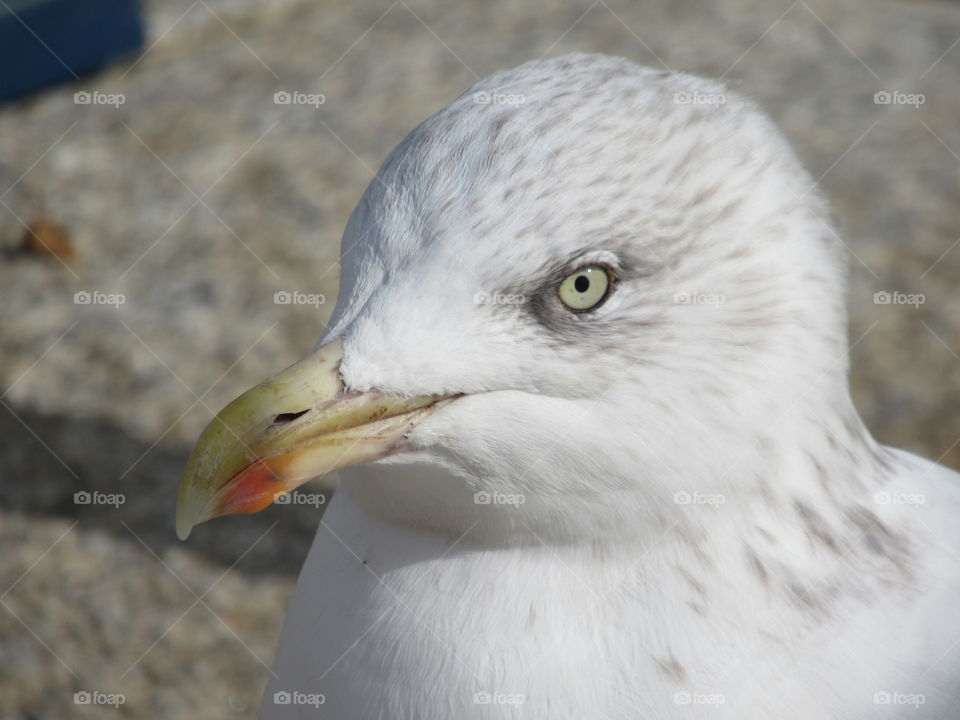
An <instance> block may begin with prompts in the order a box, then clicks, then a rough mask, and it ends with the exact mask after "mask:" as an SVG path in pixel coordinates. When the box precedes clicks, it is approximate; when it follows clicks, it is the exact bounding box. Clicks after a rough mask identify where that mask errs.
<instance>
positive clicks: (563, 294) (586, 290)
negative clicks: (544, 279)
mask: <svg viewBox="0 0 960 720" xmlns="http://www.w3.org/2000/svg"><path fill="white" fill-rule="evenodd" d="M614 279H615V278H614V276H613V273H612V272H611V271H610V270H609V269H608V268H606V267H604V266H603V265H586V266H584V267H582V268H580V269H579V270H577V271H575V272H573V273H570V274H569V275H567V276H566V277H565V278H564V279H563V282H561V283H560V286H559V287H558V288H557V294H558V295H559V296H560V302H562V303H563V304H564V305H566V306H567V307H568V308H570V309H571V310H573V311H574V312H588V311H590V310H596V309H597V308H598V307H600V306H601V305H602V304H603V302H604V300H606V299H607V297H608V296H609V295H610V290H611V288H612V287H613V281H614Z"/></svg>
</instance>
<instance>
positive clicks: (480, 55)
mask: <svg viewBox="0 0 960 720" xmlns="http://www.w3.org/2000/svg"><path fill="white" fill-rule="evenodd" d="M146 13H147V17H148V24H149V34H150V39H149V41H148V49H147V50H146V52H145V53H144V54H143V55H142V56H140V57H132V58H127V59H126V60H124V61H121V62H118V63H116V64H114V65H112V66H110V67H109V68H107V69H105V70H104V71H102V72H101V73H99V74H98V75H95V76H93V77H85V78H82V79H79V80H77V81H76V82H74V83H72V84H68V85H65V86H61V87H57V88H54V89H52V90H48V91H46V92H43V93H41V94H38V95H35V96H32V97H30V98H27V99H25V100H23V101H20V102H17V103H15V104H9V105H7V106H4V107H2V108H0V201H2V204H0V253H2V254H0V392H2V407H0V470H2V482H0V502H2V505H0V508H2V510H0V602H2V606H3V607H0V717H3V718H8V717H9V718H43V719H44V720H47V719H50V718H61V717H91V718H93V717H97V718H102V717H111V716H112V715H113V714H116V715H118V716H121V717H123V716H130V717H156V718H164V719H166V718H171V719H172V718H190V719H191V720H196V719H201V718H233V717H253V716H254V715H255V709H256V705H257V698H258V695H259V692H260V690H261V688H262V687H263V684H264V682H265V678H266V677H267V669H266V667H265V664H269V661H270V658H271V655H272V652H273V645H274V642H275V639H276V636H277V633H278V630H279V625H280V622H281V620H282V618H283V615H284V612H285V605H286V602H287V600H288V598H289V595H290V593H291V591H292V587H293V582H294V580H295V577H296V571H297V569H298V568H299V565H300V563H301V561H302V559H303V557H304V555H305V552H306V549H307V546H308V543H309V541H310V539H311V537H312V535H313V532H314V528H315V527H316V523H317V520H318V517H319V512H317V511H316V510H315V509H313V508H309V507H274V508H271V509H270V510H268V511H266V512H264V513H261V514H259V515H256V516H247V517H241V518H230V519H225V520H222V521H218V522H216V523H212V524H209V525H207V526H203V527H201V528H198V529H197V531H196V532H195V534H194V536H192V537H191V539H190V541H189V542H188V543H186V544H181V543H178V542H177V541H176V539H175V536H174V533H173V500H174V497H175V488H176V484H177V482H178V479H179V474H180V471H181V469H182V466H183V462H184V460H185V457H186V454H187V452H188V451H189V446H190V444H191V442H192V441H193V439H194V438H195V437H196V435H197V433H198V432H199V430H200V429H201V428H202V426H203V425H204V424H205V423H206V422H207V421H208V420H209V419H210V417H211V416H212V413H213V412H215V411H216V410H218V409H219V408H220V407H222V405H223V404H224V403H226V402H227V401H228V400H229V399H231V398H232V397H233V396H234V395H236V394H237V393H238V392H239V391H241V390H243V389H245V388H246V387H248V386H250V385H251V384H253V383H255V382H257V381H259V380H260V379H262V378H263V377H265V376H266V375H268V374H270V373H272V372H274V371H276V370H278V369H280V368H282V367H285V366H286V365H288V364H289V363H291V362H292V361H294V360H295V359H296V358H297V357H298V356H299V355H300V354H302V353H304V352H305V351H307V350H308V349H309V348H310V347H311V346H312V344H313V343H314V342H315V340H316V339H317V337H318V335H319V333H320V331H321V329H322V326H323V321H324V319H325V318H326V317H327V315H328V313H329V311H330V310H331V309H332V306H333V302H334V300H335V297H336V287H337V275H338V268H337V265H336V256H337V248H338V242H339V235H340V233H341V230H342V228H343V225H344V223H345V221H346V218H347V216H348V214H349V212H350V210H351V208H352V206H353V205H354V203H355V202H356V201H357V199H358V198H359V196H360V194H361V192H362V190H363V188H364V187H365V185H366V184H367V183H368V182H369V181H370V178H371V176H372V173H373V171H374V169H375V168H376V167H377V166H378V164H379V163H380V162H381V161H382V159H383V158H384V157H385V155H386V153H387V152H388V151H389V150H390V149H391V148H392V147H393V145H395V144H396V143H397V142H398V141H399V140H400V139H401V138H402V137H403V136H404V135H405V134H406V133H407V132H408V131H409V130H410V129H411V128H412V127H413V126H414V125H415V124H416V123H418V122H419V121H420V120H422V119H423V118H425V117H426V116H427V115H429V114H430V113H431V112H433V111H434V110H437V109H439V108H440V107H442V106H443V105H444V104H445V103H446V102H448V101H449V100H450V99H452V98H453V97H455V96H456V95H458V94H460V93H461V92H462V91H464V90H465V89H466V88H468V87H469V86H470V84H471V83H472V82H473V81H474V79H475V78H477V77H482V76H484V75H486V74H488V73H490V72H492V71H494V70H496V69H500V68H504V67H508V66H511V65H515V64H518V63H520V62H523V61H525V60H529V59H533V58H536V57H539V56H541V55H557V54H561V53H565V52H569V51H574V50H585V51H599V52H607V53H611V54H618V55H624V56H627V57H630V58H632V59H635V60H637V61H639V62H642V63H645V64H649V65H655V66H665V67H667V68H670V69H676V70H687V71H693V72H697V73H701V74H706V75H712V76H722V77H725V78H726V79H727V81H728V82H729V84H730V85H731V86H732V87H733V88H736V89H737V90H739V91H740V92H742V93H745V94H748V95H750V96H752V97H754V98H756V99H757V100H758V101H759V102H760V103H761V104H762V105H763V106H764V107H766V108H767V110H768V111H769V112H770V114H771V115H772V116H773V118H774V119H775V120H776V121H777V123H778V124H779V125H780V126H781V127H782V128H783V129H784V131H785V132H786V134H787V135H788V137H789V138H790V139H791V141H792V142H793V143H794V144H795V146H796V148H797V150H798V152H799V154H800V156H801V157H802V159H803V160H804V162H805V163H806V165H807V167H808V168H809V169H810V170H811V172H812V174H813V176H814V177H816V178H819V183H820V185H821V187H822V188H823V189H824V191H825V192H826V193H827V194H828V196H829V197H830V199H831V201H832V204H833V208H834V211H835V214H836V217H837V220H838V222H839V226H840V228H841V231H842V234H843V236H844V237H845V238H846V240H847V243H848V245H849V249H850V270H851V272H850V276H851V290H850V308H851V330H850V337H851V343H852V345H853V348H852V351H851V359H852V363H853V368H854V369H853V383H854V388H855V397H856V400H857V403H858V405H859V407H860V408H861V410H862V412H863V414H864V416H865V417H866V419H867V421H868V424H869V425H870V427H871V428H872V429H873V430H874V431H875V433H876V435H877V436H878V437H879V438H880V439H881V440H883V441H884V442H888V443H890V444H894V445H898V446H900V447H905V448H907V449H910V450H913V451H915V452H918V453H920V454H922V455H925V456H927V457H931V458H934V459H936V458H942V462H945V463H947V464H950V465H952V466H954V467H958V466H960V444H958V443H957V441H958V438H960V381H958V368H960V357H958V354H960V337H958V330H960V312H957V310H958V309H960V285H958V283H957V282H956V279H957V278H958V277H960V247H958V240H960V229H958V228H960V123H958V122H957V118H958V117H960V82H958V78H960V43H958V40H960V4H958V3H955V2H919V1H907V0H900V1H897V2H894V1H890V0H870V1H869V2H868V1H867V0H798V1H797V2H792V3H791V2H790V1H789V0H776V1H774V2H769V1H762V0H722V1H720V2H713V3H709V2H692V1H691V0H652V1H650V2H644V3H635V2H626V1H624V0H598V1H597V2H594V3H593V4H591V3H590V2H583V1H579V2H572V1H571V2H537V3H520V2H516V0H509V1H508V0H488V1H483V2H481V1H480V0H477V1H475V2H468V3H439V2H428V1H427V0H399V1H398V2H393V3H391V2H388V1H387V0H360V1H355V2H348V1H346V0H343V1H336V2H334V1H331V0H326V1H322V2H317V1H312V0H272V1H271V2H254V1H253V0H233V1H231V2H227V1H226V0H197V2H194V3H193V4H191V3H190V2H188V1H187V0H177V1H176V2H162V1H160V0H155V1H154V2H151V3H149V4H148V5H147V7H146ZM0 72H2V70H0ZM83 91H86V92H91V93H93V92H98V93H104V94H111V93H114V94H116V93H119V94H122V95H123V96H124V97H123V99H124V102H123V103H122V104H118V105H116V106H111V105H95V104H87V105H83V104H75V102H74V93H76V92H83ZM279 91H287V92H293V91H299V92H303V93H322V94H323V96H324V98H323V99H324V102H323V103H322V104H318V105H317V106H315V107H314V106H310V105H294V104H289V105H284V104H275V103H274V94H275V93H276V92H279ZM884 91H886V92H891V93H896V92H899V93H905V94H918V93H919V94H922V95H923V96H924V98H923V100H924V101H923V103H922V104H920V103H919V102H917V103H915V104H877V103H876V102H875V97H874V96H875V93H877V92H884ZM8 188H9V189H8ZM41 218H45V219H46V220H47V221H48V222H53V223H55V224H56V225H58V226H60V227H61V228H62V229H63V230H64V231H65V232H66V234H67V236H68V238H69V240H68V243H69V247H70V248H71V249H72V252H73V255H74V257H73V258H72V259H69V258H66V255H68V254H69V252H62V253H61V254H62V255H64V258H62V259H58V257H54V256H52V255H44V254H43V253H42V252H40V253H38V252H33V253H27V252H24V251H22V249H21V242H22V238H23V236H24V233H25V230H24V225H33V226H34V227H36V223H37V222H38V220H39V219H41ZM54 240H57V238H54ZM54 240H52V241H51V242H54ZM62 240H63V238H62V237H60V238H59V241H60V242H61V243H62ZM40 249H41V250H42V247H41V248H40ZM280 291H286V292H294V291H299V292H303V293H313V294H322V295H324V296H325V300H326V301H325V302H324V303H318V304H316V305H284V304H278V303H275V302H274V294H275V293H277V292H280ZM78 292H88V293H101V294H102V295H99V296H97V297H98V298H100V299H102V300H109V298H108V297H107V296H109V295H111V294H112V295H117V294H122V295H123V299H124V302H123V304H119V305H111V304H94V303H91V304H80V303H77V302H75V293H78ZM877 292H889V293H893V292H902V293H905V294H920V295H922V299H923V303H922V304H919V300H918V303H917V304H915V305H894V304H877V303H875V301H874V294H875V293H877ZM80 297H81V298H82V297H84V296H80ZM854 341H855V342H854ZM83 490H87V491H94V490H96V491H98V492H101V493H104V494H105V495H110V494H117V493H122V494H123V495H124V500H125V502H124V503H123V504H122V505H120V506H119V507H113V506H110V505H79V504H76V503H75V502H74V493H76V492H78V491H83ZM83 691H88V692H93V691H97V692H101V693H114V694H116V693H122V694H123V695H124V696H125V697H124V700H125V702H124V703H123V704H121V705H119V707H118V708H117V709H113V708H109V709H105V708H104V707H102V706H101V707H94V706H86V705H81V704H75V702H74V693H76V692H83Z"/></svg>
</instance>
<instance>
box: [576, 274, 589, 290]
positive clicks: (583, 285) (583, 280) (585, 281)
mask: <svg viewBox="0 0 960 720" xmlns="http://www.w3.org/2000/svg"><path fill="white" fill-rule="evenodd" d="M573 287H575V288H576V290H577V292H578V293H585V292H586V291H587V290H589V289H590V278H588V277H587V276H586V275H580V276H579V277H578V278H577V279H576V280H574V281H573Z"/></svg>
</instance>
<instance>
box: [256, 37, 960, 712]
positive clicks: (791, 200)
mask: <svg viewBox="0 0 960 720" xmlns="http://www.w3.org/2000/svg"><path fill="white" fill-rule="evenodd" d="M342 254H343V279H342V289H341V296H340V300H339V303H338V305H337V309H336V311H335V313H334V317H333V320H332V322H331V324H330V330H329V332H328V333H327V335H326V337H325V338H324V340H327V339H330V338H337V337H339V338H341V339H342V340H343V343H344V359H343V363H342V366H341V371H340V374H341V377H342V379H343V381H344V383H345V385H346V386H347V387H348V388H349V389H355V390H368V389H371V388H376V389H379V390H383V391H386V392H389V393H394V394H399V395H423V394H436V395H448V394H451V393H457V394H461V393H462V394H463V397H460V398H458V399H457V400H454V401H453V402H450V403H449V404H448V405H446V406H445V407H443V408H442V409H440V410H438V411H437V412H435V413H433V414H432V415H430V416H429V417H428V418H427V419H426V420H424V421H423V422H422V423H421V424H420V425H419V426H418V427H416V428H415V429H414V430H413V431H412V432H411V433H410V436H409V438H408V441H409V443H410V446H411V447H412V448H414V450H412V451H411V452H408V453H404V454H399V455H394V456H391V457H389V458H387V459H384V460H381V461H378V462H375V463H371V464H368V465H366V466H361V467H357V468H351V469H348V470H345V471H343V472H342V473H341V475H342V480H341V486H340V488H339V490H338V491H337V493H336V496H335V497H334V498H333V500H332V502H331V504H330V506H329V508H328V510H327V512H326V515H325V516H324V518H323V523H322V526H321V528H320V530H319V532H318V533H317V537H316V540H315V541H314V545H313V548H312V549H311V551H310V556H309V558H308V560H307V562H306V565H305V566H304V568H303V571H302V573H301V577H300V580H299V584H298V587H297V592H296V595H295V597H294V599H293V602H292V604H291V607H290V611H289V615H288V617H287V620H286V623H285V626H284V630H283V634H282V638H281V641H280V646H279V650H278V653H277V659H276V664H275V667H274V677H273V678H272V679H271V681H270V684H269V687H268V690H267V692H266V694H265V699H264V703H263V710H262V712H263V716H264V717H265V718H270V719H272V718H292V717H309V718H315V717H327V718H336V719H337V720H371V719H374V718H384V719H385V718H390V719H392V720H399V719H407V718H409V719H410V720H467V719H473V718H510V717H517V718H519V717H523V718H528V719H529V720H547V719H548V718H549V719H550V720H563V719H565V718H571V719H572V718H577V719H583V718H597V719H600V718H624V719H627V718H629V719H631V720H636V719H638V718H645V719H647V720H654V719H657V720H660V719H666V718H717V719H718V720H719V719H721V718H723V719H735V720H759V719H761V718H763V719H767V718H778V719H780V720H827V719H828V718H832V719H841V720H859V719H861V718H862V719H864V720H866V719H870V720H873V719H874V718H936V719H937V720H947V719H948V718H955V717H957V716H958V712H960V711H958V710H957V709H956V708H957V705H956V703H957V701H958V689H960V683H958V672H960V649H958V647H957V644H958V642H960V614H958V613H957V612H956V611H955V608H956V604H957V597H958V590H960V588H958V585H960V572H958V570H960V567H958V558H957V555H956V548H958V547H960V543H958V540H960V537H958V535H960V531H958V527H960V524H958V522H957V520H958V518H960V502H958V501H960V489H958V488H960V486H958V482H957V476H956V475H955V474H954V473H952V472H950V471H948V470H946V469H944V468H941V467H938V466H936V465H933V464H932V463H929V462H927V461H924V460H921V459H919V458H916V457H913V456H910V455H908V454H906V453H902V452H900V451H895V450H891V449H888V448H884V447H882V446H879V445H878V444H876V443H875V441H874V440H873V439H872V438H871V437H870V435H869V433H868V432H867V431H866V430H865V429H864V427H863V425H862V423H861V421H860V419H859V417H858V415H857V413H856V411H855V409H854V408H853V405H852V403H851V401H850V397H849V391H848V387H847V352H848V342H847V339H846V313H845V310H844V302H845V300H844V285H845V281H844V266H845V262H844V260H845V249H844V247H843V245H842V242H841V240H840V239H839V238H838V237H837V236H836V234H835V233H834V231H833V229H832V226H831V224H830V220H829V218H828V215H827V211H826V207H825V203H824V202H823V200H822V199H821V197H820V194H819V192H818V191H817V189H816V188H815V187H814V186H813V183H812V181H811V178H810V176H809V175H808V174H807V173H806V172H805V171H804V170H803V169H802V168H801V166H800V165H799V163H798V161H797V160H796V158H795V157H794V155H793V153H792V151H791V150H790V149H789V147H788V146H787V145H786V143H785V142H784V141H783V140H782V138H781V137H780V135H779V134H778V132H777V131H776V130H775V128H774V127H773V126H772V124H771V123H770V122H769V121H768V120H767V119H766V117H765V116H764V115H763V114H762V113H761V112H760V111H758V110H757V109H756V108H755V107H754V106H753V105H752V104H751V103H749V102H748V101H746V100H744V99H742V98H741V97H738V96H736V95H734V94H732V93H730V92H729V91H728V90H726V89H725V88H724V87H723V86H721V85H718V84H716V83H713V82H709V81H705V80H701V79H698V78H695V77H691V76H687V75H681V74H670V73H664V72H656V71H653V70H648V69H644V68H640V67H637V66H636V65H633V64H632V63H630V62H627V61H625V60H620V59H613V58H608V57H602V56H590V55H573V56H567V57H562V58H557V59H552V60H546V61H538V62H534V63H530V64H527V65H524V66H522V67H519V68H517V69H514V70H511V71H507V72H502V73H499V74H497V75H494V76H492V77H490V78H488V79H486V80H484V81H482V82H481V83H479V84H478V85H477V86H476V87H474V88H473V89H472V90H470V91H469V92H467V93H466V94H464V95H463V96H461V97H460V98H458V99H457V100H455V101H454V102H453V103H452V104H451V105H450V106H448V107H447V108H446V109H444V110H442V111H440V112H439V113H437V114H436V115H434V116H433V117H431V118H430V119H428V120H427V121H426V122H424V123H423V124H422V125H421V126H419V127H418V128H417V129H416V130H414V131H413V132H412V133H411V135H410V136H409V137H408V138H407V139H406V140H404V141H403V142H402V143H401V144H400V146H399V147H398V148H397V149H396V150H395V151H394V152H393V153H392V154H391V156H390V157H389V159H388V160H387V161H386V163H385V164H384V166H383V168H382V169H381V171H380V172H379V174H378V176H377V179H376V180H375V181H374V182H373V183H372V184H371V185H370V187H369V189H368V190H367V192H366V194H365V195H364V197H363V199H362V201H361V202H360V204H359V206H358V208H357V210H356V211H355V213H354V215H353V217H352V218H351V220H350V223H349V225H348V227H347V230H346V233H345V235H344V238H343V253H342ZM590 263H600V264H603V265H604V266H607V267H609V268H611V269H612V270H613V272H614V273H615V275H616V278H617V280H616V283H615V287H614V290H613V293H612V294H611V295H610V297H609V300H607V301H606V302H605V303H603V305H602V306H601V307H599V308H598V309H597V310H596V311H595V312H590V313H582V314H574V313H572V312H570V311H569V310H568V309H567V308H565V307H563V305H562V304H561V303H560V302H559V300H558V298H557V292H556V286H557V284H558V283H559V281H560V280H561V279H562V278H563V276H564V275H565V274H566V273H569V272H570V271H572V270H575V269H576V268H577V267H582V266H584V265H587V264H590ZM478 295H479V296H480V298H481V301H480V302H478V299H477V298H478ZM491 298H494V299H493V300H491Z"/></svg>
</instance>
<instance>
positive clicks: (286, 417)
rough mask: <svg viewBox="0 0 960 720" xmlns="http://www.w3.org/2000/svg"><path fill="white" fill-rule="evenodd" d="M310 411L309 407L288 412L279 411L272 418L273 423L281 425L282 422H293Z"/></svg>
mask: <svg viewBox="0 0 960 720" xmlns="http://www.w3.org/2000/svg"><path fill="white" fill-rule="evenodd" d="M308 412H310V410H309V409H307V410H301V411H300V412H289V413H280V414H279V415H277V416H276V417H275V418H274V419H273V424H274V425H283V424H284V423H288V422H293V421H294V420H296V419H297V418H298V417H300V416H301V415H305V414H306V413H308Z"/></svg>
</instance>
